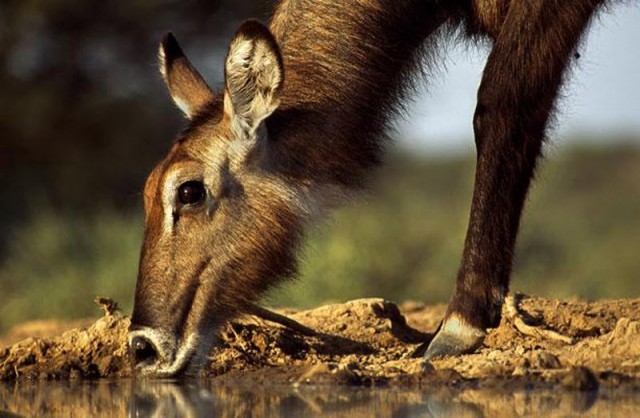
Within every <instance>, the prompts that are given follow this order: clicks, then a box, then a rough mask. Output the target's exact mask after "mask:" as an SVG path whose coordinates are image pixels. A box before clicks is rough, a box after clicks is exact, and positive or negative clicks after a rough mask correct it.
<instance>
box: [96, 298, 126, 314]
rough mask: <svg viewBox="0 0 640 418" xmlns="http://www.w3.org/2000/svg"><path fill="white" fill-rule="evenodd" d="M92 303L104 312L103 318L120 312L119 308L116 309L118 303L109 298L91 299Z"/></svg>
mask: <svg viewBox="0 0 640 418" xmlns="http://www.w3.org/2000/svg"><path fill="white" fill-rule="evenodd" d="M93 303H95V304H96V305H98V306H99V307H100V308H102V309H103V310H104V316H110V315H113V314H114V313H115V312H116V311H118V310H120V308H119V307H118V302H116V301H115V300H113V299H111V298H105V297H102V296H96V297H95V298H94V299H93Z"/></svg>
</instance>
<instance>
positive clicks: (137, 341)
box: [131, 336, 158, 364]
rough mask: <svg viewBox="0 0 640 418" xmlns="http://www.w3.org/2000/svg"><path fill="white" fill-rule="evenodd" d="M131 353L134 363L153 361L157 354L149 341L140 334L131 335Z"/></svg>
mask: <svg viewBox="0 0 640 418" xmlns="http://www.w3.org/2000/svg"><path fill="white" fill-rule="evenodd" d="M131 353H132V354H133V360H134V362H135V364H140V363H153V362H154V361H155V360H156V357H157V356H158V353H157V351H156V349H155V347H154V346H153V344H152V343H151V341H149V340H148V339H146V338H144V337H141V336H136V337H133V339H132V340H131Z"/></svg>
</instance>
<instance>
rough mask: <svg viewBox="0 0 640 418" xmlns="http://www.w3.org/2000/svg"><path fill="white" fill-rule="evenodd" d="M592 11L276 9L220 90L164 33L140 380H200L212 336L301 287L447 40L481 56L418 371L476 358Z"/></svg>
mask: <svg viewBox="0 0 640 418" xmlns="http://www.w3.org/2000/svg"><path fill="white" fill-rule="evenodd" d="M602 3H603V0H449V1H442V0H352V1H349V2H346V1H334V0H282V1H280V2H279V3H278V5H277V7H276V10H275V12H274V15H273V17H272V19H271V22H270V25H269V27H267V26H264V25H262V24H261V23H258V22H256V21H247V22H246V23H244V24H243V25H242V26H240V28H239V29H238V31H237V32H236V34H235V36H234V37H233V40H232V41H231V44H230V46H229V51H228V55H227V57H226V61H225V83H224V90H223V91H219V92H214V91H212V89H211V88H210V87H209V86H208V85H207V83H206V82H205V81H204V79H203V78H202V77H201V76H200V74H199V73H198V72H197V71H196V70H195V69H194V68H193V67H192V65H191V64H190V63H189V61H188V60H187V58H186V57H185V55H184V54H183V52H182V50H181V48H180V47H179V45H178V43H177V41H176V39H175V38H174V37H173V36H172V35H171V34H168V35H167V36H166V37H165V38H164V40H163V41H162V43H161V45H160V54H159V60H160V71H161V73H162V76H163V78H164V81H165V82H166V84H167V86H168V88H169V91H170V94H171V96H172V97H173V100H174V101H175V103H176V104H177V106H178V107H179V108H180V109H181V110H182V112H183V113H184V114H185V115H186V117H187V118H188V120H189V123H188V127H187V129H186V130H184V131H183V132H182V134H181V135H180V136H179V137H178V139H177V141H176V142H175V143H174V144H173V146H172V147H171V150H170V151H169V153H168V155H167V156H166V158H165V159H164V160H163V161H162V162H161V163H160V164H158V165H157V166H156V167H155V168H154V170H153V171H152V172H151V174H150V175H149V178H148V179H147V182H146V185H145V188H144V204H145V215H146V216H145V233H144V242H143V246H142V252H141V257H140V268H139V275H138V281H137V286H136V292H135V305H134V310H133V315H132V325H131V329H130V335H129V344H130V346H131V351H132V355H133V358H134V362H135V364H136V371H137V373H138V374H141V375H153V376H173V375H177V374H182V373H186V374H193V373H197V372H198V371H199V370H200V369H201V368H202V366H203V364H204V362H205V361H206V355H207V353H208V352H209V350H210V349H211V348H212V346H213V344H214V340H215V336H216V331H217V330H218V329H219V327H220V326H221V325H222V324H223V323H225V321H228V320H229V319H231V318H232V317H233V316H234V315H237V314H240V313H242V312H245V311H246V310H247V309H249V308H250V307H251V306H252V304H253V303H254V302H256V301H257V299H258V298H259V297H260V295H261V294H263V292H264V291H265V290H267V289H269V288H270V287H272V286H273V285H275V284H276V283H278V282H281V281H282V280H284V279H286V278H289V277H291V276H292V275H294V274H295V271H296V254H297V252H298V249H299V248H300V246H301V243H302V240H303V237H304V231H305V228H306V227H307V226H308V225H309V224H310V223H312V222H314V221H317V220H318V219H319V218H321V217H322V216H323V214H324V213H326V211H327V210H329V209H330V208H332V207H334V206H335V205H336V204H339V203H340V202H341V201H343V200H344V199H345V198H347V197H349V196H350V195H352V194H353V192H354V191H355V190H358V188H360V187H361V186H362V185H363V183H364V179H365V177H366V175H367V173H368V172H369V171H370V170H371V169H372V168H373V167H375V166H376V164H378V162H379V159H380V154H381V151H382V148H383V145H384V142H385V140H384V138H385V135H384V134H385V130H386V128H387V125H388V122H389V120H390V117H391V116H392V115H393V113H394V111H395V110H396V109H397V107H398V104H399V103H400V102H401V100H402V99H403V98H404V96H405V93H407V91H408V90H410V87H411V80H414V79H415V77H414V73H415V72H419V70H420V68H422V67H421V66H422V65H423V64H428V62H426V61H428V60H426V59H425V58H426V57H429V53H430V51H433V49H432V48H433V46H434V44H435V43H436V42H437V41H438V40H441V39H442V38H443V37H447V36H449V37H451V36H455V37H456V39H457V40H460V39H463V38H465V37H466V38H470V39H474V38H475V39H477V38H488V39H490V40H491V42H492V49H491V53H490V56H489V58H488V61H487V64H486V68H485V70H484V74H483V77H482V82H481V85H480V89H479V91H478V102H477V108H476V111H475V115H474V120H473V127H474V132H475V142H476V147H477V166H476V177H475V188H474V192H473V200H472V205H471V215H470V219H469V227H468V232H467V236H466V240H465V244H464V251H463V255H462V263H461V266H460V268H459V272H458V276H457V281H456V284H455V289H454V292H453V296H452V298H451V300H450V302H449V305H448V309H447V312H446V316H445V318H444V319H443V321H442V323H441V324H440V327H439V328H438V330H437V332H436V334H435V335H434V337H433V338H432V340H431V342H430V344H429V346H428V349H427V350H426V354H425V358H426V359H431V358H433V357H436V356H442V355H458V354H461V353H466V352H470V351H473V350H474V349H476V348H477V347H478V346H479V344H480V343H481V342H482V341H483V338H484V336H485V333H486V329H487V328H489V327H494V326H496V325H497V324H498V322H499V320H500V311H501V306H502V304H503V300H504V297H505V294H506V292H507V290H508V285H509V276H510V273H511V265H512V258H513V252H514V244H515V240H516V234H517V232H518V225H519V221H520V215H521V212H522V207H523V204H524V201H525V197H526V194H527V189H528V188H529V184H530V182H531V178H532V176H533V174H534V171H535V168H536V161H537V159H538V157H539V155H540V151H541V146H542V144H543V141H544V138H545V129H546V125H547V121H548V119H549V116H550V114H551V113H552V110H553V107H554V101H555V99H556V96H557V93H558V89H559V87H560V85H561V83H562V80H563V75H564V73H565V70H566V68H567V67H568V64H569V62H570V60H571V58H572V57H573V56H574V54H575V52H576V47H577V44H578V42H579V41H580V38H581V35H582V33H583V31H584V30H585V28H586V27H587V26H588V24H589V21H590V20H591V18H592V17H593V15H594V13H595V12H596V10H597V9H598V8H599V7H600V6H601V4H602ZM285 80H286V81H285Z"/></svg>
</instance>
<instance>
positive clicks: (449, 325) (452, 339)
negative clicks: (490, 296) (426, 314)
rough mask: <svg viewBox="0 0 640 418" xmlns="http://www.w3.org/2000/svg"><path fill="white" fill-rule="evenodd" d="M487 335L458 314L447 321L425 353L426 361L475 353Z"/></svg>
mask: <svg viewBox="0 0 640 418" xmlns="http://www.w3.org/2000/svg"><path fill="white" fill-rule="evenodd" d="M486 335H487V333H486V332H485V331H484V330H482V329H479V328H476V327H473V326H471V325H469V324H467V323H466V321H464V320H463V319H461V318H460V317H459V316H457V315H456V314H453V315H451V316H450V317H449V318H447V319H445V321H444V322H443V323H442V326H440V329H439V330H438V332H437V334H436V335H435V337H433V339H432V340H431V343H430V344H429V347H428V348H427V351H426V352H425V353H424V357H423V358H424V359H425V360H426V361H429V360H432V359H434V358H436V357H448V356H457V355H460V354H467V353H471V352H473V351H475V349H476V348H478V347H479V346H480V345H481V344H482V341H484V337H485V336H486Z"/></svg>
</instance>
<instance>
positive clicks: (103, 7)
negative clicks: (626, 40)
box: [0, 0, 640, 331]
mask: <svg viewBox="0 0 640 418" xmlns="http://www.w3.org/2000/svg"><path fill="white" fill-rule="evenodd" d="M269 7H270V6H269V4H268V2H250V1H249V2H235V1H230V0H229V1H207V2H197V1H186V2H185V1H177V0H176V1H170V0H164V1H151V0H149V1H144V0H139V1H135V2H104V1H97V0H88V1H84V2H82V7H79V3H78V2H72V1H66V0H50V1H47V2H43V1H35V0H13V1H4V2H2V4H0V331H1V330H4V329H6V328H7V327H9V326H11V325H12V324H15V323H17V322H20V321H24V320H28V319H34V318H76V317H83V316H87V315H95V314H96V313H97V311H96V307H95V306H94V305H93V302H92V300H93V297H94V296H95V295H102V296H110V297H112V298H114V299H116V300H117V301H118V302H119V303H120V305H121V306H122V307H123V308H124V311H125V312H127V313H129V312H130V310H131V305H132V295H133V289H134V285H135V279H136V270H137V261H138V253H139V247H140V241H141V236H142V209H141V190H142V186H143V184H144V179H145V176H146V174H147V173H148V172H149V171H150V169H151V168H152V167H153V164H154V162H155V161H157V160H158V159H159V158H161V157H162V155H163V154H164V153H165V152H166V150H167V149H168V146H169V143H170V141H171V139H172V137H173V135H174V134H175V133H177V132H178V131H179V129H180V127H181V126H182V124H183V121H182V120H181V118H180V115H179V114H178V112H177V111H176V110H175V109H174V108H173V106H172V104H171V102H170V100H169V98H168V96H167V94H166V92H165V91H164V88H163V86H162V83H161V81H160V78H159V76H158V75H157V74H156V70H155V68H154V67H155V53H156V45H157V40H158V39H160V38H161V37H162V34H163V33H164V32H165V31H166V30H167V29H168V28H170V29H172V30H174V31H175V32H176V33H177V34H178V37H179V39H180V41H181V42H182V43H183V45H185V46H187V45H188V47H187V48H186V49H187V50H188V52H189V53H190V54H191V55H192V56H193V58H194V59H193V61H194V62H195V64H196V66H197V67H198V68H200V69H201V70H202V72H203V73H205V74H209V75H211V74H213V75H214V77H213V79H214V80H216V81H217V82H219V81H220V79H221V68H222V65H221V63H222V56H223V54H224V52H225V50H226V45H227V41H228V38H229V37H230V35H231V33H232V32H233V31H234V30H235V28H236V27H237V25H238V23H239V22H240V21H241V20H242V19H244V18H245V17H247V16H257V17H266V16H267V10H269ZM199 48H200V49H199ZM204 51H207V52H206V53H205V52H204ZM203 56H207V57H209V59H207V60H204V59H203V58H202V57H203ZM210 78H211V77H210ZM639 139H640V134H638V135H637V136H634V135H616V134H612V135H610V136H607V135H600V136H598V137H590V138H582V139H580V140H576V141H571V143H572V145H570V146H562V145H552V146H551V147H549V148H548V149H547V158H546V160H545V162H544V163H543V164H542V169H541V170H540V173H539V176H538V181H537V182H536V185H535V187H534V188H533V190H532V193H531V197H530V201H529V204H528V206H527V210H526V213H525V217H524V221H523V227H522V234H521V237H520V241H519V245H518V251H517V260H516V265H515V274H514V280H513V286H512V288H513V289H517V290H522V291H525V292H531V293H535V294H539V295H545V296H553V297H566V296H580V297H584V298H589V299H593V298H601V297H625V296H638V295H640V257H638V249H637V248H638V247H639V246H640V216H639V215H640V141H639ZM470 141H472V140H470ZM473 169H474V156H473V155H470V154H452V155H437V156H435V157H434V156H429V155H426V154H424V153H417V152H413V151H412V152H408V151H407V150H403V149H402V148H400V147H399V148H396V149H393V150H391V152H390V153H389V154H388V155H387V164H386V165H385V166H384V167H383V168H381V169H380V170H379V171H377V172H376V173H375V175H374V176H373V178H372V183H371V187H370V189H369V190H368V191H367V193H365V194H363V196H362V198H361V199H359V200H358V201H357V202H355V203H354V204H352V205H350V206H349V207H346V208H344V209H341V210H339V211H337V212H336V213H335V215H334V216H333V217H332V218H331V219H329V220H327V221H326V222H325V223H324V224H323V225H321V227H319V228H317V229H315V230H313V231H312V233H311V234H310V239H309V242H308V245H307V247H306V249H305V251H304V254H303V256H302V274H301V277H300V278H299V280H296V281H293V282H291V283H289V284H286V285H285V286H283V287H282V288H281V289H279V290H278V291H276V292H273V293H272V294H271V295H270V296H269V298H268V300H267V303H269V304H272V305H289V306H311V305H315V304H318V303H322V302H326V301H330V300H331V301H340V300H346V299H350V298H358V297H368V296H382V297H385V298H388V299H392V300H396V301H402V300H406V299H413V300H420V301H424V302H445V301H446V300H447V299H448V297H449V295H450V292H451V290H452V287H453V278H454V277H455V273H456V268H457V266H458V263H459V258H460V254H461V249H462V243H463V238H464V232H465V227H466V221H467V217H468V208H469V202H470V199H471V189H472V181H473Z"/></svg>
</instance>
